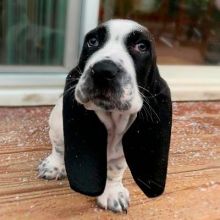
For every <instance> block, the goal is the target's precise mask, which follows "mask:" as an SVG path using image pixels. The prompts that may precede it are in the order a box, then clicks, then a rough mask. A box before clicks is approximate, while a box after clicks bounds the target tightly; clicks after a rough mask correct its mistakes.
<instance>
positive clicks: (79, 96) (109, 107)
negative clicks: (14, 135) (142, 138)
mask: <svg viewBox="0 0 220 220" xmlns="http://www.w3.org/2000/svg"><path fill="white" fill-rule="evenodd" d="M152 65H155V56H154V48H153V43H152V36H151V35H150V33H149V32H148V30H147V29H146V28H144V27H143V26H141V25H139V24H138V23H136V22H134V21H130V20H110V21H109V22H106V23H104V24H102V25H100V26H99V27H97V28H96V29H94V30H92V31H90V32H89V33H88V34H87V35H86V37H85V40H84V44H83V48H82V53H81V57H80V61H79V66H78V67H79V69H80V72H81V75H80V78H79V81H78V83H77V85H76V89H75V98H76V100H77V101H78V102H79V103H81V104H83V105H84V106H85V108H87V109H90V110H95V111H96V110H104V111H122V112H128V113H136V112H138V111H139V110H140V109H141V107H142V105H143V100H142V97H141V92H140V91H141V90H142V89H141V88H142V87H144V85H145V83H146V80H147V77H148V72H149V71H150V69H151V68H152Z"/></svg>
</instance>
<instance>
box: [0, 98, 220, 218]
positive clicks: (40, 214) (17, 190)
mask: <svg viewBox="0 0 220 220" xmlns="http://www.w3.org/2000/svg"><path fill="white" fill-rule="evenodd" d="M173 106H174V119H173V132H172V145H171V152H170V160H169V174H168V181H167V186H166V191H165V193H164V194H163V195H162V196H160V197H158V198H154V199H149V198H147V197H145V196H144V195H143V193H142V192H141V191H140V190H139V188H138V187H137V186H136V185H135V183H134V182H133V179H132V177H131V175H130V173H129V171H127V172H126V175H125V178H124V183H125V185H126V186H127V187H128V189H129V191H130V195H131V205H130V208H129V210H128V213H127V214H114V213H111V212H110V211H104V210H102V209H99V208H98V207H97V206H96V204H95V199H94V198H91V197H86V196H83V195H80V194H78V193H76V192H74V191H72V190H70V188H69V187H68V182H67V180H62V181H55V180H54V181H45V180H42V179H38V178H37V171H36V167H37V165H38V163H39V161H40V160H41V159H42V158H44V157H45V156H46V155H48V154H49V152H50V148H51V146H50V142H49V139H48V124H47V119H48V115H49V113H50V110H51V107H26V108H0V148H1V150H0V219H3V220H7V219H19V220H20V219H21V220H24V219H37V220H40V219H52V220H55V219H86V220H87V219H135V220H136V219H140V220H145V219H147V220H150V219H156V220H158V219H159V220H164V219H168V220H173V219H177V220H182V219H184V220H185V219H186V220H191V219H193V220H201V219H203V220H204V219H206V220H214V219H220V102H203V103H202V102H197V103H196V102H193V103H192V102H188V103H174V104H173Z"/></svg>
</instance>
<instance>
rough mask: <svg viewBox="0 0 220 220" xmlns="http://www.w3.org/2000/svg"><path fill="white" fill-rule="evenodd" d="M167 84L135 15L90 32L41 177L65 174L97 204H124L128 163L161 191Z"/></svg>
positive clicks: (54, 124) (60, 106)
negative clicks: (134, 18) (124, 181)
mask: <svg viewBox="0 0 220 220" xmlns="http://www.w3.org/2000/svg"><path fill="white" fill-rule="evenodd" d="M171 121H172V104H171V98H170V90H169V88H168V86H167V84H166V82H165V81H164V80H163V79H162V78H161V77H160V75H159V72H158V68H157V65H156V55H155V49H154V42H153V38H152V35H151V34H150V33H149V31H148V30H147V29H146V28H145V27H143V26H141V25H140V24H138V23H136V22H134V21H130V20H110V21H108V22H106V23H104V24H101V25H100V26H98V27H97V28H96V29H94V30H92V31H90V32H89V33H88V34H87V35H86V37H85V41H84V45H83V48H82V53H81V57H80V60H79V63H78V65H77V67H76V68H74V69H73V70H72V71H71V72H70V73H69V74H68V76H67V78H66V85H65V90H64V94H63V98H61V99H60V100H59V101H58V103H57V105H56V106H55V107H54V109H53V111H52V113H51V116H50V120H49V124H50V133H49V134H50V139H51V142H52V145H53V149H52V153H51V155H49V156H48V157H47V158H46V159H45V160H44V161H43V162H42V163H41V164H40V165H39V176H40V177H43V178H46V179H54V178H55V179H60V178H62V177H65V176H66V174H67V177H68V180H69V183H70V186H71V188H72V189H74V190H76V191H77V192H80V193H83V194H86V195H91V196H97V202H98V204H99V205H100V206H101V207H103V208H105V209H110V210H113V211H116V212H121V211H123V210H127V208H128V205H129V192H128V190H127V189H126V188H125V187H124V186H123V184H122V177H123V173H124V171H125V169H126V166H127V164H128V166H129V168H130V171H131V173H132V176H133V178H134V180H135V182H136V183H137V185H138V186H139V187H140V188H141V190H142V191H143V192H144V193H145V194H146V195H147V196H148V197H155V196H158V195H160V194H161V193H162V192H163V191H164V187H165V182H166V174H167V163H168V152H169V145H170V135H171Z"/></svg>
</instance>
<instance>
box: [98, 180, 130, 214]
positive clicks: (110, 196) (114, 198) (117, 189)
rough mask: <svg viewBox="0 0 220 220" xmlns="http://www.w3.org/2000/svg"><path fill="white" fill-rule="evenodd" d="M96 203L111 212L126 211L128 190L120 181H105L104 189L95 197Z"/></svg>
mask: <svg viewBox="0 0 220 220" xmlns="http://www.w3.org/2000/svg"><path fill="white" fill-rule="evenodd" d="M97 204H98V205H99V206H100V207H102V208H104V209H109V210H111V211H113V212H122V211H125V212H127V209H128V206H129V192H128V190H127V189H126V188H125V187H124V186H123V184H122V183H121V182H112V181H107V183H106V187H105V191H104V192H103V194H102V195H101V196H99V197H97Z"/></svg>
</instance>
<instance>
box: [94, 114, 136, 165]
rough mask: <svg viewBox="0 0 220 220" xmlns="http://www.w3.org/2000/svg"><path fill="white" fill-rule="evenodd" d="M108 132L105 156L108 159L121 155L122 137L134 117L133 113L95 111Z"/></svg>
mask: <svg viewBox="0 0 220 220" xmlns="http://www.w3.org/2000/svg"><path fill="white" fill-rule="evenodd" d="M96 114H97V115H98V117H99V119H100V120H101V121H102V122H103V124H104V125H105V127H106V129H107V132H108V140H107V158H108V161H109V160H112V159H114V158H118V157H119V156H122V155H123V150H122V137H123V135H124V134H125V132H126V131H127V129H128V128H129V127H130V126H131V124H132V123H133V121H134V120H135V118H136V114H135V115H131V114H121V113H119V112H113V113H110V112H96Z"/></svg>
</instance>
